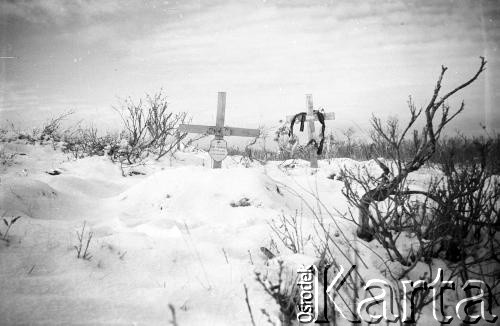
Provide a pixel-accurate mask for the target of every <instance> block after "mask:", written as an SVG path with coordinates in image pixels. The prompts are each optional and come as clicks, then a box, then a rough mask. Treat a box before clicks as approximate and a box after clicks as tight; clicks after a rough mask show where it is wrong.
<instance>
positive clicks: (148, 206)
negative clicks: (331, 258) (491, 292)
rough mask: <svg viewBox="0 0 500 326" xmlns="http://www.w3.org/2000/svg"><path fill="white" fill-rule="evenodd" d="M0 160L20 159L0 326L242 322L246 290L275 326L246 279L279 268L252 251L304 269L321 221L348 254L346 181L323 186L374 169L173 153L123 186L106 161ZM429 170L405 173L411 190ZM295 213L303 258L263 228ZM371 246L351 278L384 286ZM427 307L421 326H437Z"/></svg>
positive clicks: (24, 150) (5, 207) (5, 245)
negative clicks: (83, 250) (217, 161)
mask: <svg viewBox="0 0 500 326" xmlns="http://www.w3.org/2000/svg"><path fill="white" fill-rule="evenodd" d="M2 150H3V152H4V154H6V153H18V154H17V155H16V156H15V157H14V164H12V165H11V166H6V165H5V166H2V171H1V179H0V202H1V210H2V214H3V215H4V217H7V218H10V217H11V216H18V215H20V216H21V218H20V219H19V220H18V221H17V222H16V223H15V224H14V225H13V226H12V228H11V230H10V231H9V236H8V239H9V241H0V302H1V303H0V316H1V317H0V318H1V320H2V322H1V324H2V325H97V324H99V325H168V324H169V322H171V321H172V310H171V308H173V309H175V315H176V321H177V323H178V325H251V320H250V315H249V312H248V308H247V305H246V301H245V291H244V284H245V285H246V287H247V288H248V298H249V303H250V306H251V308H252V310H253V315H254V318H255V323H256V324H257V325H271V323H269V322H268V317H266V316H265V315H264V314H262V313H261V309H262V308H264V309H265V310H266V311H267V312H268V313H269V315H270V316H271V319H272V321H274V322H275V323H276V324H278V312H279V308H278V306H277V304H276V303H275V301H274V300H273V298H271V297H270V296H269V295H267V294H266V293H265V291H264V289H263V288H262V286H261V284H259V283H258V282H256V277H255V272H260V273H262V275H266V277H267V276H268V277H270V278H272V277H273V273H276V266H277V264H276V263H275V262H274V263H273V261H274V260H276V259H277V258H272V259H269V257H267V256H266V255H265V254H264V253H263V251H262V250H261V247H265V248H275V250H274V251H275V252H274V254H276V255H278V258H279V259H282V260H283V262H284V265H285V267H286V269H287V270H288V271H289V273H292V274H293V271H294V270H296V269H297V268H298V267H299V266H300V265H302V264H304V265H309V264H311V263H314V262H315V261H316V258H314V257H315V254H314V242H315V241H314V238H315V231H314V229H313V227H312V226H313V225H314V220H315V219H316V218H317V217H315V216H317V215H318V214H320V215H321V216H323V217H324V218H325V219H326V220H327V222H326V223H327V224H328V225H330V227H331V228H332V230H333V233H334V234H335V235H336V237H338V242H337V244H338V246H339V247H338V249H341V251H345V252H349V251H350V250H351V249H350V248H351V247H350V246H348V245H347V244H348V242H349V241H350V240H353V239H354V238H355V236H354V235H355V225H354V224H353V223H351V222H349V221H347V220H345V219H343V218H341V217H340V215H341V213H343V212H346V211H347V208H348V206H347V203H346V200H345V199H344V196H343V195H342V193H341V189H342V187H343V183H342V182H341V181H338V180H335V178H333V179H332V178H329V176H331V175H332V174H333V173H337V174H338V172H339V169H340V168H341V167H342V166H348V167H349V166H356V165H365V166H367V167H368V168H370V169H376V168H377V167H376V166H377V165H376V164H375V163H374V162H364V163H363V162H360V163H358V162H356V161H352V160H349V159H333V160H328V161H327V160H324V161H320V162H319V163H320V168H319V169H318V170H317V171H316V170H311V169H310V168H309V167H308V162H305V161H295V162H294V163H293V165H292V164H287V163H292V162H285V163H283V162H269V163H268V164H266V165H264V166H262V165H260V164H258V163H251V164H243V163H242V158H241V157H228V158H227V159H226V160H225V161H224V162H223V168H222V169H219V170H213V169H210V168H209V166H210V158H209V156H208V154H206V153H205V152H178V153H177V154H176V157H175V159H164V160H163V161H159V162H149V163H148V164H146V165H145V166H138V167H136V168H133V169H132V170H133V171H135V172H138V173H136V174H134V175H133V176H127V177H123V176H122V172H121V170H120V168H119V166H118V165H115V164H113V163H111V162H110V160H109V159H108V158H106V157H101V156H94V157H88V158H84V159H79V160H74V159H72V158H70V157H69V155H67V154H63V153H62V152H60V151H58V150H54V149H53V148H52V146H50V145H39V144H37V145H29V144H24V143H23V142H22V141H14V142H9V143H2ZM433 173H437V172H435V171H430V170H428V169H427V170H426V169H424V170H422V171H419V172H418V174H414V179H415V181H418V182H416V185H417V186H418V184H421V185H423V184H425V180H426V178H428V177H429V176H431V175H432V174H433ZM318 198H319V200H320V201H321V203H322V204H321V205H320V204H318V201H317V199H318ZM322 205H324V206H322ZM311 209H312V210H314V212H315V213H314V214H313V213H312V211H311ZM326 210H328V211H326ZM297 211H298V212H300V214H299V216H300V221H301V225H302V230H303V236H304V252H305V255H299V254H293V253H291V252H290V251H287V250H286V249H285V248H283V246H282V245H281V244H280V243H279V240H278V239H276V236H275V234H273V232H272V230H271V228H270V223H271V222H272V220H273V219H274V220H276V219H277V218H279V216H281V215H282V214H294V212H297ZM315 214H316V215H315ZM84 221H85V223H86V229H85V232H84V233H85V234H84V236H86V235H88V233H87V232H88V231H90V232H92V234H93V237H92V239H91V242H90V244H89V249H88V251H89V253H90V255H91V257H90V259H89V260H86V259H77V257H76V256H77V253H76V250H75V248H74V246H75V245H77V243H78V239H77V232H81V229H82V225H83V223H84ZM1 230H2V231H3V230H4V226H3V225H2V228H1ZM339 232H340V234H339ZM271 239H274V240H273V242H274V243H275V244H276V246H273V244H272V242H271ZM351 243H352V242H351ZM403 245H404V240H403ZM406 245H408V244H406ZM369 246H370V247H371V250H367V249H366V248H365V247H364V246H361V245H360V246H359V247H358V250H359V253H360V259H361V260H362V263H359V271H360V273H361V274H362V275H363V276H365V277H366V278H374V277H378V278H384V275H383V274H384V268H385V267H384V265H383V264H382V262H381V260H380V259H379V258H378V257H377V255H376V254H374V253H378V254H379V255H381V256H383V255H384V251H383V249H382V248H379V246H378V245H377V244H376V243H375V242H371V243H370V244H369ZM338 249H334V250H338ZM277 250H279V253H278V252H276V251H277ZM338 256H339V258H338V259H339V262H341V263H342V262H343V259H344V258H343V255H342V253H341V252H338ZM344 263H346V262H345V261H344ZM346 264H347V263H346ZM440 265H443V264H441V263H440V261H436V265H435V266H436V267H438V266H440ZM346 266H347V265H346ZM395 268H397V267H395ZM419 272H420V271H419V269H418V268H417V269H415V275H413V277H416V278H418V276H419V275H418V273H419ZM410 276H412V275H410ZM169 305H171V306H170V307H169ZM427 308H428V310H426V311H425V313H424V316H423V317H422V318H421V322H422V323H423V324H426V321H433V319H432V313H431V310H430V307H427ZM427 308H426V309H427ZM456 321H457V319H456V318H455V322H456ZM338 322H339V324H340V325H344V324H345V325H348V324H350V323H348V322H347V321H345V320H339V321H338ZM433 323H435V321H433ZM427 324H428V322H427Z"/></svg>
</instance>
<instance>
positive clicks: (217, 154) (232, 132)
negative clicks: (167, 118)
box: [179, 92, 260, 169]
mask: <svg viewBox="0 0 500 326" xmlns="http://www.w3.org/2000/svg"><path fill="white" fill-rule="evenodd" d="M225 114H226V93H225V92H219V97H218V101H217V118H216V122H215V126H204V125H187V124H181V125H179V132H188V133H198V134H205V135H214V136H215V137H214V139H213V140H212V141H211V142H210V148H209V150H208V153H209V155H210V157H211V158H212V161H213V163H212V167H213V168H214V169H220V168H221V166H222V160H224V158H226V156H227V142H226V141H225V140H224V136H240V137H259V136H260V130H259V129H247V128H235V127H226V126H224V119H225Z"/></svg>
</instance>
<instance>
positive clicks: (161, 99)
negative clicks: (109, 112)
mask: <svg viewBox="0 0 500 326" xmlns="http://www.w3.org/2000/svg"><path fill="white" fill-rule="evenodd" d="M115 110H116V111H117V112H118V113H119V114H120V116H121V118H122V121H123V125H124V128H125V137H126V142H127V143H126V144H121V148H120V151H119V156H120V161H125V162H127V163H128V164H133V163H137V162H140V161H142V160H143V159H144V158H146V157H147V156H148V155H149V154H153V155H154V157H155V159H157V160H158V159H160V158H162V157H163V156H165V155H167V154H172V153H174V152H175V151H176V150H177V147H178V145H179V144H180V142H181V141H182V140H183V139H184V138H185V137H186V135H187V133H180V132H178V126H179V124H182V123H185V122H186V121H187V114H186V113H185V112H183V113H177V114H174V113H172V112H169V111H168V103H167V99H166V95H165V94H164V93H163V91H162V90H160V91H159V92H158V93H156V94H154V95H152V96H151V95H146V97H145V98H142V99H140V100H139V101H138V102H134V101H133V100H132V99H131V98H127V99H125V100H124V101H123V103H122V104H121V105H120V107H119V108H115Z"/></svg>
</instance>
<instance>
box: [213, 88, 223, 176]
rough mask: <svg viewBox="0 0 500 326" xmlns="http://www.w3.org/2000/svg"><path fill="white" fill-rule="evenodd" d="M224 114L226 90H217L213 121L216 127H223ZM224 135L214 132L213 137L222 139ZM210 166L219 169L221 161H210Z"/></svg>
mask: <svg viewBox="0 0 500 326" xmlns="http://www.w3.org/2000/svg"><path fill="white" fill-rule="evenodd" d="M225 116H226V92H219V96H218V99H217V120H216V121H215V126H216V127H217V129H219V128H220V129H222V128H224V118H225ZM223 138H224V135H223V134H222V133H221V134H216V135H215V139H223ZM212 162H213V163H212V167H213V168H214V169H220V168H221V167H222V161H212Z"/></svg>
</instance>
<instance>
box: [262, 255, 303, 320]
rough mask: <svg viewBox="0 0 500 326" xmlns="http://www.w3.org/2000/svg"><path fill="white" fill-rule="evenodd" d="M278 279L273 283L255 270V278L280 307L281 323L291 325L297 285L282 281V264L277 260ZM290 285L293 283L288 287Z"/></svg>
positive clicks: (295, 303) (294, 315)
mask: <svg viewBox="0 0 500 326" xmlns="http://www.w3.org/2000/svg"><path fill="white" fill-rule="evenodd" d="M278 264H279V272H278V280H277V282H276V283H273V282H272V281H271V280H269V279H267V278H266V277H264V276H263V275H262V274H260V273H258V272H256V273H255V279H256V280H257V282H258V283H259V284H260V285H261V286H262V288H263V289H264V291H265V292H266V293H267V294H268V295H269V296H271V297H272V298H273V299H274V301H275V302H276V303H277V304H278V306H279V307H280V322H281V325H284V326H289V325H292V321H293V320H294V319H295V317H296V312H295V307H296V305H297V287H296V286H295V284H287V283H286V282H285V281H284V279H283V278H284V264H283V261H281V260H279V261H278ZM290 285H293V286H291V287H290Z"/></svg>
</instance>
